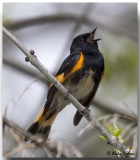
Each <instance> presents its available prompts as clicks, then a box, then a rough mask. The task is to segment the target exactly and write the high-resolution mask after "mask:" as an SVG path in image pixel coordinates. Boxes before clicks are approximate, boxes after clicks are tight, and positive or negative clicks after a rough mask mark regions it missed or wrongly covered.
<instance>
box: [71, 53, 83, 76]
mask: <svg viewBox="0 0 140 160" xmlns="http://www.w3.org/2000/svg"><path fill="white" fill-rule="evenodd" d="M83 62H84V55H83V53H82V52H80V58H79V60H78V61H77V63H76V65H75V66H74V67H73V68H72V70H71V72H70V74H71V73H73V72H76V71H77V70H79V69H81V68H82V66H83Z"/></svg>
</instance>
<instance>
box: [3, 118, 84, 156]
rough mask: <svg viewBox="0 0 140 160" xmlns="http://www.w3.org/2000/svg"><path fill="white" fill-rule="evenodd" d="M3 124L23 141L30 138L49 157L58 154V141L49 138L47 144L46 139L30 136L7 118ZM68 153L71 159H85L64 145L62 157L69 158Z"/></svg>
mask: <svg viewBox="0 0 140 160" xmlns="http://www.w3.org/2000/svg"><path fill="white" fill-rule="evenodd" d="M3 123H5V125H6V126H8V127H9V128H10V129H11V130H12V131H13V132H14V133H15V134H17V135H19V136H20V137H21V138H22V139H25V138H28V139H29V140H30V141H31V142H33V143H34V145H35V146H36V147H37V146H40V147H41V148H43V150H44V151H45V152H46V154H47V156H48V157H53V155H54V154H55V155H56V154H57V152H58V150H57V149H58V144H59V142H57V141H56V139H55V141H54V140H52V139H51V138H49V139H48V141H47V142H46V141H44V139H42V138H40V137H39V136H38V135H35V136H34V135H32V134H30V133H29V132H27V131H25V130H23V129H21V128H20V127H19V126H17V125H16V124H15V123H13V122H11V121H9V120H8V119H7V118H6V117H3ZM17 150H18V149H17ZM70 150H71V151H70ZM66 151H67V152H69V155H70V157H72V156H73V157H83V156H82V154H81V153H80V152H79V151H78V150H77V149H75V150H73V148H72V147H71V145H69V146H68V145H67V146H66V145H64V144H63V148H62V152H61V155H62V157H67V154H66ZM12 153H13V152H12ZM12 153H10V154H12ZM7 154H9V152H6V153H5V155H7Z"/></svg>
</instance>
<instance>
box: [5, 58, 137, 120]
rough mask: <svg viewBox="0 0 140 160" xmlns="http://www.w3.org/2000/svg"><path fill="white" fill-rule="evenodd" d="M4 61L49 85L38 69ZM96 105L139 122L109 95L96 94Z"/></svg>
mask: <svg viewBox="0 0 140 160" xmlns="http://www.w3.org/2000/svg"><path fill="white" fill-rule="evenodd" d="M3 63H4V64H6V65H8V66H10V67H13V68H14V69H16V70H17V71H20V72H23V73H24V74H27V75H29V76H33V77H34V76H35V77H37V78H38V79H39V80H40V81H42V82H43V83H44V84H45V85H47V87H48V86H49V84H50V83H49V82H48V81H47V79H46V78H45V77H44V76H43V75H42V74H41V73H40V72H38V71H36V70H33V69H31V68H29V67H26V66H25V65H24V66H23V65H22V64H21V63H18V62H16V63H15V62H14V61H12V60H11V59H8V58H4V59H3ZM92 103H93V104H94V105H97V106H98V107H101V108H103V109H107V110H108V111H110V112H112V113H118V114H120V115H121V117H122V118H125V119H128V120H131V121H134V122H136V123H137V121H138V117H137V114H136V113H133V112H131V111H130V110H129V109H128V108H127V107H125V106H124V105H123V104H120V103H118V102H115V101H113V100H111V99H109V98H107V97H104V98H103V97H101V96H95V98H94V100H93V101H92Z"/></svg>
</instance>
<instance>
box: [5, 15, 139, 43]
mask: <svg viewBox="0 0 140 160" xmlns="http://www.w3.org/2000/svg"><path fill="white" fill-rule="evenodd" d="M50 22H51V23H54V22H55V23H56V22H60V23H62V22H78V23H81V24H84V25H86V26H93V25H96V26H97V27H100V28H103V29H105V30H108V31H111V32H116V33H120V34H124V35H127V36H129V37H130V38H132V39H134V40H136V41H137V40H138V36H137V32H134V31H130V30H128V29H126V28H125V27H120V26H118V25H113V24H112V25H110V24H108V23H103V22H101V21H100V20H99V19H95V18H94V19H90V18H87V17H82V18H81V17H80V16H78V15H75V14H56V15H50V16H48V15H47V16H46V15H44V16H40V17H34V18H28V19H25V20H18V21H15V22H14V21H13V22H9V23H7V24H6V25H5V27H7V28H8V29H13V30H17V29H20V28H23V27H27V26H32V25H40V24H46V23H50Z"/></svg>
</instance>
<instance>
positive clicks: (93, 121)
mask: <svg viewBox="0 0 140 160" xmlns="http://www.w3.org/2000/svg"><path fill="white" fill-rule="evenodd" d="M3 33H4V35H6V36H7V37H8V38H9V39H10V40H11V41H12V42H13V43H14V44H15V45H16V46H17V47H18V48H19V49H20V50H21V51H22V52H23V53H24V54H25V55H26V57H27V58H26V60H27V59H28V61H29V62H30V63H31V64H32V65H33V66H34V67H36V68H37V69H38V70H39V71H40V72H41V73H42V74H43V75H44V76H45V77H46V78H47V79H48V81H50V82H51V83H52V84H53V85H54V86H55V87H56V88H57V89H58V90H59V91H60V92H61V93H62V94H63V95H64V97H65V98H67V99H68V100H69V101H70V102H71V103H72V104H73V105H74V106H75V107H76V108H77V109H78V111H79V112H80V113H81V114H82V115H83V116H84V117H85V118H86V119H87V120H88V121H89V122H90V123H91V124H92V125H93V126H94V127H95V128H96V129H97V130H98V131H99V132H100V133H101V134H102V135H103V136H104V137H106V138H107V140H108V142H109V144H110V145H112V146H113V147H115V148H117V149H119V150H120V151H122V152H123V153H126V154H125V155H127V157H128V156H130V155H131V154H132V153H133V152H132V150H130V149H129V148H127V147H126V146H125V145H124V144H122V143H120V141H119V140H118V139H117V138H116V137H114V136H112V135H110V134H109V133H108V132H107V130H106V129H105V128H104V127H103V126H102V125H101V124H100V123H99V122H98V121H97V120H96V119H95V118H94V117H93V116H92V117H91V114H90V113H88V114H83V111H84V110H85V107H83V106H82V105H81V104H80V103H79V102H78V101H77V100H76V99H75V98H74V97H73V96H72V95H71V94H70V93H69V92H68V91H67V90H66V89H65V88H64V87H63V86H62V85H61V83H59V82H58V81H57V80H56V79H55V78H54V77H53V76H52V75H51V74H50V73H49V72H48V70H47V69H46V68H45V67H44V66H43V65H42V64H41V63H40V61H39V60H38V58H37V57H36V56H35V55H32V54H30V51H29V50H28V49H27V48H26V47H25V46H24V45H22V43H21V42H20V41H19V40H18V39H17V38H16V37H15V36H13V35H12V34H11V33H10V32H9V31H8V30H7V29H6V28H4V27H3Z"/></svg>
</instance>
